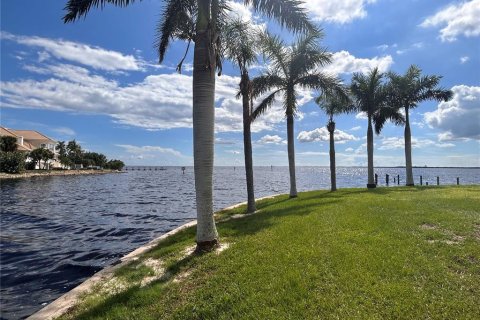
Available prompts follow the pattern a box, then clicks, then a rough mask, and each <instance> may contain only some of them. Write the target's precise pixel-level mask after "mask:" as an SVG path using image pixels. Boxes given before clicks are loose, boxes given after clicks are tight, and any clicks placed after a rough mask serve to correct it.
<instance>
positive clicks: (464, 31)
mask: <svg viewBox="0 0 480 320" xmlns="http://www.w3.org/2000/svg"><path fill="white" fill-rule="evenodd" d="M478 17H480V0H472V1H468V2H461V3H458V4H451V5H449V6H448V7H446V8H444V9H442V10H440V11H438V12H437V13H436V14H434V15H433V16H430V17H428V18H426V19H425V20H424V21H423V22H422V23H421V24H420V26H421V27H424V28H427V27H441V28H442V29H441V30H440V39H441V40H442V41H443V42H445V41H449V42H450V41H455V40H457V37H458V36H459V35H464V36H465V37H474V36H479V35H480V23H479V22H478Z"/></svg>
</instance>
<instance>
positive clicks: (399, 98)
mask: <svg viewBox="0 0 480 320" xmlns="http://www.w3.org/2000/svg"><path fill="white" fill-rule="evenodd" d="M388 77H389V79H390V82H389V85H388V86H389V97H388V100H389V104H390V105H391V106H392V107H396V108H403V109H404V110H405V169H406V175H407V179H406V185H407V186H413V185H414V182H413V170H412V134H411V131H410V116H409V110H410V109H413V108H416V107H417V105H418V104H419V103H420V102H422V101H426V100H437V101H448V100H450V99H451V98H452V95H453V92H452V91H451V90H445V89H442V88H439V87H438V84H439V82H440V79H441V78H442V77H441V76H422V70H421V69H420V68H418V67H417V66H415V65H411V66H410V67H409V68H408V70H407V72H406V73H405V75H403V76H402V75H399V74H397V73H395V72H389V73H388Z"/></svg>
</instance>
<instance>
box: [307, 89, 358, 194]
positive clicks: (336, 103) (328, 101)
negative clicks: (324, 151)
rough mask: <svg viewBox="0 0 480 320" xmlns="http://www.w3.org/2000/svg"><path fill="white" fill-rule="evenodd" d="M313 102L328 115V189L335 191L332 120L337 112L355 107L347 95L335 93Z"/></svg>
mask: <svg viewBox="0 0 480 320" xmlns="http://www.w3.org/2000/svg"><path fill="white" fill-rule="evenodd" d="M345 91H347V90H345ZM315 102H316V103H317V104H318V106H319V107H320V108H321V109H322V110H323V111H324V112H325V113H326V114H327V116H328V123H327V130H328V133H329V135H330V185H331V188H330V190H331V191H336V190H337V177H336V176H337V175H336V166H335V136H334V134H335V121H333V117H334V116H335V115H338V114H342V113H349V112H352V111H353V110H354V109H355V107H354V105H353V104H352V102H351V100H350V98H349V97H345V96H338V95H335V94H333V95H328V94H324V95H320V96H318V97H317V98H316V99H315Z"/></svg>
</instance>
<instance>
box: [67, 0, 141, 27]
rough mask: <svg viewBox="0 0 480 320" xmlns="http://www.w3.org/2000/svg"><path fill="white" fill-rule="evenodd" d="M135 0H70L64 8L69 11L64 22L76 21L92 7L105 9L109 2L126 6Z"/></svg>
mask: <svg viewBox="0 0 480 320" xmlns="http://www.w3.org/2000/svg"><path fill="white" fill-rule="evenodd" d="M138 1H141V0H138ZM133 2H135V0H68V2H67V4H66V6H65V8H64V10H65V11H67V13H66V14H65V16H63V22H64V23H68V22H74V21H75V20H77V19H79V18H81V17H85V16H86V15H87V13H88V12H89V11H90V9H92V7H94V8H98V7H100V9H103V7H104V6H105V5H106V4H107V3H108V4H113V5H115V6H118V7H125V6H128V5H129V4H130V3H133Z"/></svg>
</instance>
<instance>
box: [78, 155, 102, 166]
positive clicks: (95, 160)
mask: <svg viewBox="0 0 480 320" xmlns="http://www.w3.org/2000/svg"><path fill="white" fill-rule="evenodd" d="M86 160H90V161H86ZM87 162H88V163H90V164H87ZM106 163H107V157H106V156H105V155H103V154H101V153H97V152H85V153H84V154H83V161H82V164H83V166H84V167H88V166H89V165H92V166H99V167H105V164H106Z"/></svg>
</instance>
